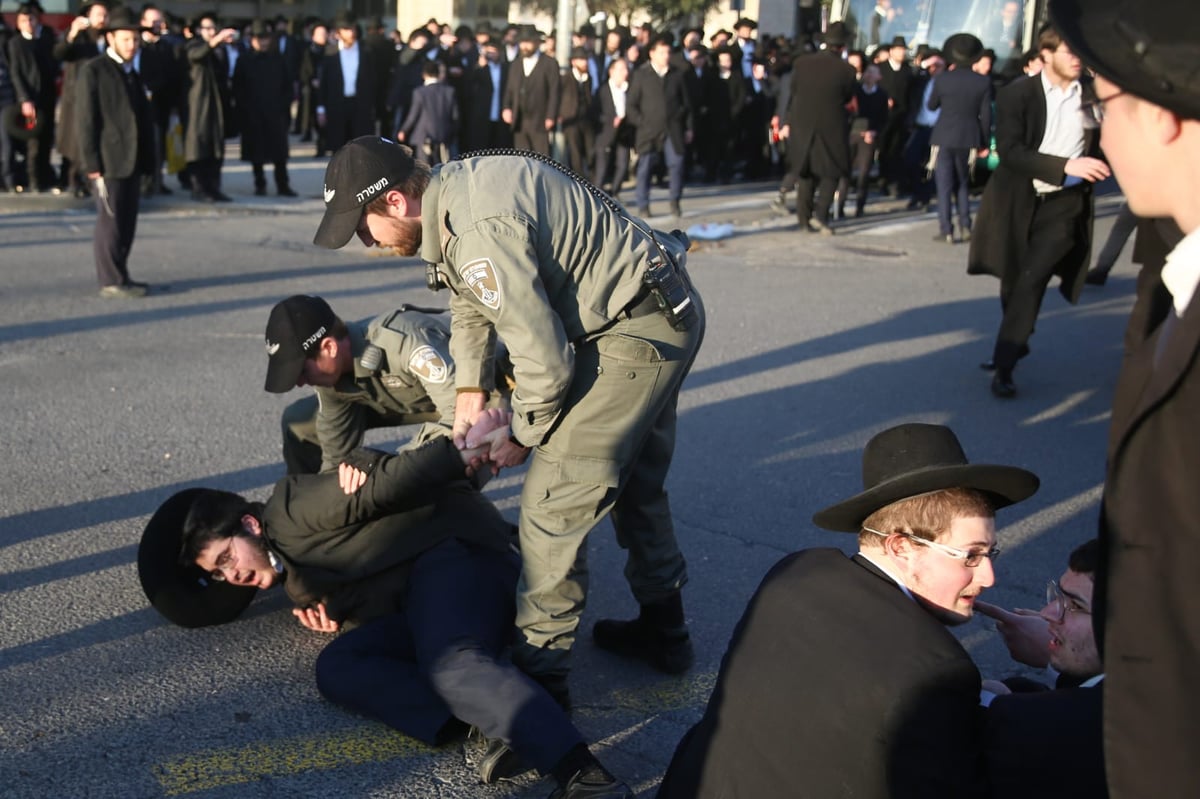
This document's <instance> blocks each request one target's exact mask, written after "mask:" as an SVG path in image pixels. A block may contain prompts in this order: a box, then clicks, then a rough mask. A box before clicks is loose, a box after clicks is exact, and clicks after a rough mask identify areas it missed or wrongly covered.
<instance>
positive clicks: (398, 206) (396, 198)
mask: <svg viewBox="0 0 1200 799" xmlns="http://www.w3.org/2000/svg"><path fill="white" fill-rule="evenodd" d="M383 198H384V199H385V200H387V204H388V211H390V212H391V214H392V216H397V217H403V216H408V198H407V197H405V196H404V192H401V191H397V190H396V189H392V190H390V191H389V192H387V193H386V194H384V195H383Z"/></svg>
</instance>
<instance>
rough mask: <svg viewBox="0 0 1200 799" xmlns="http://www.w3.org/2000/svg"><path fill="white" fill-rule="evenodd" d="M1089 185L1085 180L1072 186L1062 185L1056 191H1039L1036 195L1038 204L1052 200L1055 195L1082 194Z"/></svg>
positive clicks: (1069, 195)
mask: <svg viewBox="0 0 1200 799" xmlns="http://www.w3.org/2000/svg"><path fill="white" fill-rule="evenodd" d="M1090 185H1091V184H1090V183H1088V182H1087V181H1086V180H1085V181H1083V182H1081V183H1076V184H1075V185H1074V186H1063V187H1062V188H1061V189H1058V190H1057V191H1047V192H1041V193H1039V194H1038V196H1037V201H1038V204H1041V203H1045V202H1049V201H1050V200H1053V199H1054V198H1056V197H1075V196H1078V195H1080V194H1082V193H1083V192H1084V190H1085V189H1086V188H1087V187H1088V186H1090Z"/></svg>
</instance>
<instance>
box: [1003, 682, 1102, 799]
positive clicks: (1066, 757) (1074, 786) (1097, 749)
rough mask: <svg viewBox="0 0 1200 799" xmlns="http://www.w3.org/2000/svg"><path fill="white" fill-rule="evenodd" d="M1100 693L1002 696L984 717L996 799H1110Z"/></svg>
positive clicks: (1078, 690)
mask: <svg viewBox="0 0 1200 799" xmlns="http://www.w3.org/2000/svg"><path fill="white" fill-rule="evenodd" d="M1100 698H1101V689H1100V688H1098V687H1093V688H1067V689H1063V690H1058V691H1039V692H1036V693H1016V694H1006V695H1004V696H998V697H996V698H995V699H993V700H992V704H991V706H990V707H989V708H988V709H987V710H985V711H984V719H985V721H984V727H983V730H984V732H983V748H984V754H985V757H986V767H987V781H988V795H989V796H990V797H991V799H1065V797H1068V796H1071V797H1079V799H1105V797H1107V796H1108V790H1107V788H1105V785H1104V747H1103V745H1102V742H1101V739H1100Z"/></svg>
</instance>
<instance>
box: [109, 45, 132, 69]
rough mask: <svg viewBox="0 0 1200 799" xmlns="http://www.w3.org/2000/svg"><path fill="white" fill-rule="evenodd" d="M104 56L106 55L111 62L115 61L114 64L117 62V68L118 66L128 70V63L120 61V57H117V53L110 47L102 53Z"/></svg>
mask: <svg viewBox="0 0 1200 799" xmlns="http://www.w3.org/2000/svg"><path fill="white" fill-rule="evenodd" d="M104 54H105V55H107V56H108V57H109V58H111V59H112V60H113V61H116V62H117V66H119V67H120V68H121V69H128V68H129V67H128V66H126V65H127V63H128V62H126V61H123V60H122V59H121V56H119V55H117V51H116V50H114V49H113V48H111V47H109V48H107V49H106V50H105V51H104Z"/></svg>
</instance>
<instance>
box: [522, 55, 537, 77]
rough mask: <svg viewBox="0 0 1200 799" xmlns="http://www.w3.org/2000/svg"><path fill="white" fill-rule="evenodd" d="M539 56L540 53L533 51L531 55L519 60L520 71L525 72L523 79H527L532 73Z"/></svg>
mask: <svg viewBox="0 0 1200 799" xmlns="http://www.w3.org/2000/svg"><path fill="white" fill-rule="evenodd" d="M539 56H541V53H539V52H538V51H536V50H534V51H533V55H531V56H529V57H528V58H522V59H521V69H522V71H524V72H525V77H527V78H528V77H529V75H530V74H531V73H532V72H533V68H534V67H535V66H537V60H538V57H539Z"/></svg>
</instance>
